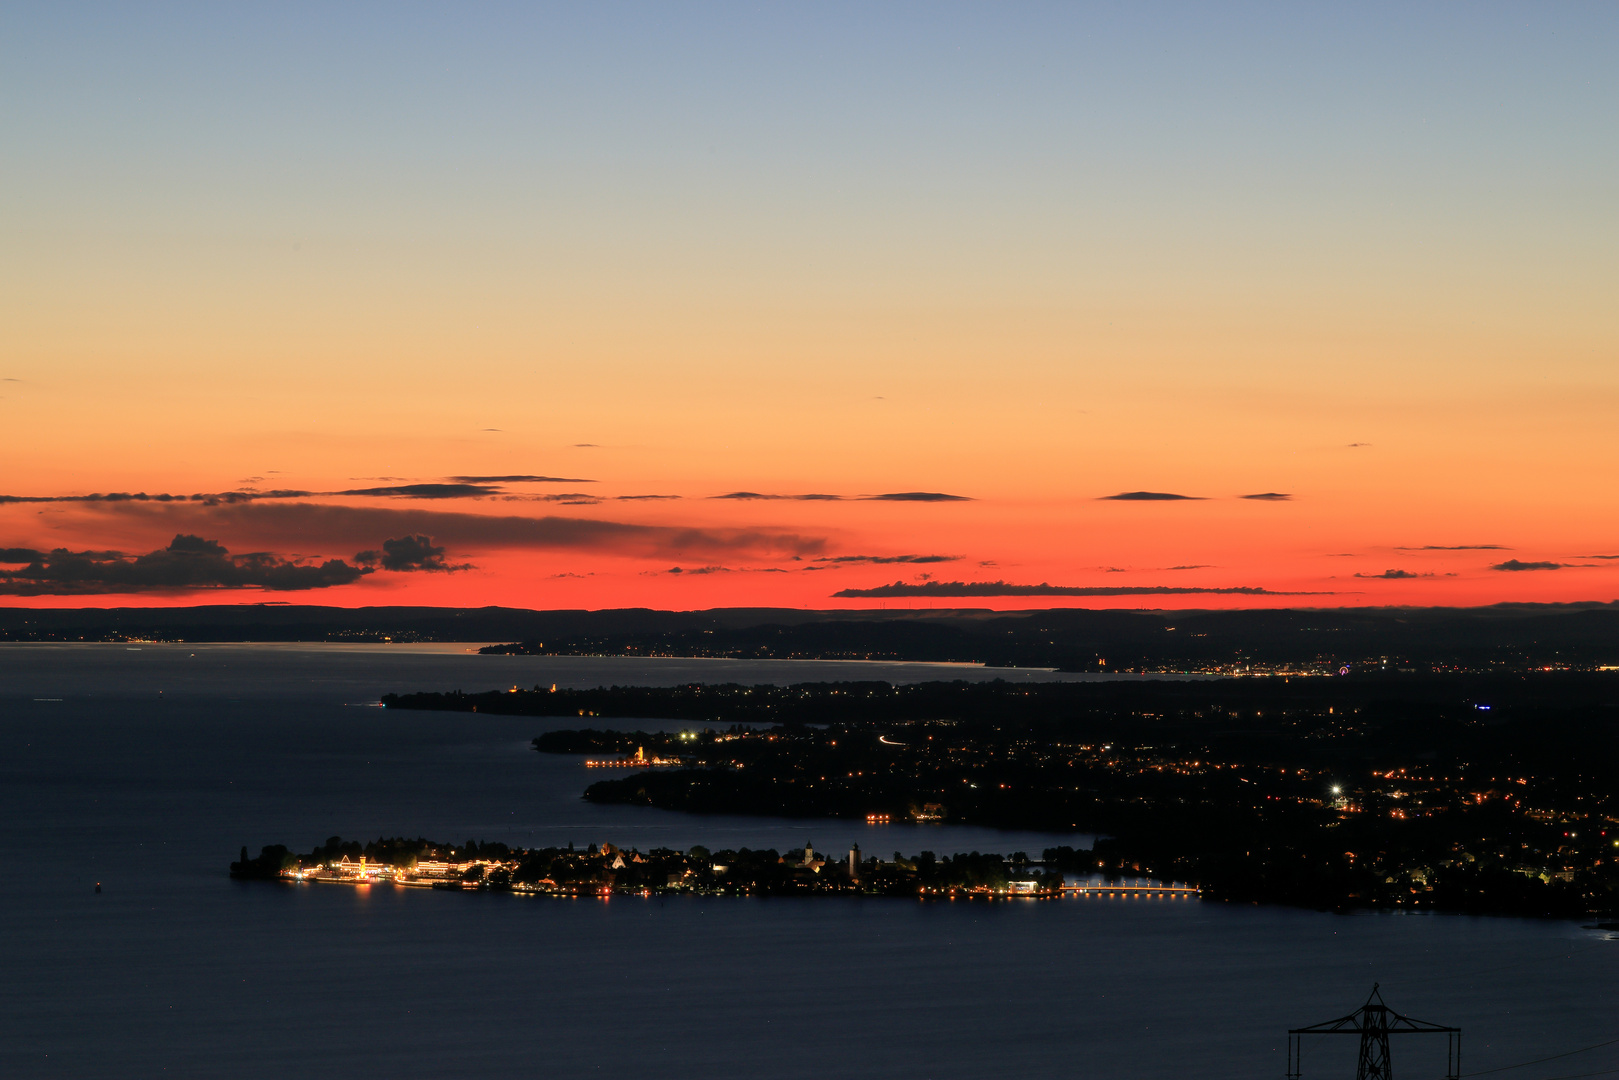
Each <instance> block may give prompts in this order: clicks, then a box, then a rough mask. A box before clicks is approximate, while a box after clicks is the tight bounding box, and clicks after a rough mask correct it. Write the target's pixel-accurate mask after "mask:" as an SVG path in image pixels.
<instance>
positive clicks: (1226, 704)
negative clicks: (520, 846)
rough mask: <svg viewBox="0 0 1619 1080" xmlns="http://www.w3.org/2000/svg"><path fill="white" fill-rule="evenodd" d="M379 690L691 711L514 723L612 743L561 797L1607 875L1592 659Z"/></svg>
mask: <svg viewBox="0 0 1619 1080" xmlns="http://www.w3.org/2000/svg"><path fill="white" fill-rule="evenodd" d="M384 701H385V703H386V704H387V705H388V706H389V707H391V708H437V709H454V710H459V711H463V712H489V713H503V714H506V713H510V714H525V715H535V716H568V717H575V718H578V717H587V718H610V717H664V718H670V719H673V720H676V721H687V722H689V726H688V727H687V728H686V730H683V731H675V732H645V731H615V730H611V725H599V726H597V725H589V726H585V725H580V726H570V728H569V729H566V730H559V731H550V732H546V733H544V734H542V735H540V736H539V737H537V738H536V739H535V748H536V749H537V750H540V751H542V752H549V753H565V754H580V755H582V762H581V764H583V763H584V762H586V761H601V760H602V759H603V756H604V755H608V756H616V759H615V760H612V761H611V763H612V764H614V765H617V766H618V767H619V768H618V770H617V771H615V772H614V773H613V774H612V775H611V776H610V778H606V779H601V780H598V781H597V782H595V783H589V784H586V783H585V782H584V779H583V778H582V781H581V786H582V787H583V789H584V790H583V797H584V798H586V799H589V800H592V801H597V802H603V803H622V804H632V805H644V806H654V807H661V808H665V809H671V810H683V811H689V812H695V813H731V814H735V813H754V814H768V815H776V816H787V817H800V818H814V817H838V818H844V819H853V820H857V821H859V820H865V821H870V822H873V823H876V822H882V821H902V820H908V821H913V822H945V823H954V824H966V825H983V826H992V827H1000V828H1018V829H1027V830H1039V831H1046V832H1052V833H1089V834H1092V835H1098V836H1101V837H1102V839H1100V840H1098V841H1097V842H1096V844H1095V846H1094V849H1093V850H1090V849H1085V848H1084V847H1079V848H1077V849H1075V848H1072V847H1062V846H1057V847H1054V848H1053V849H1051V850H1048V851H1045V852H1043V853H1042V861H1044V862H1047V863H1049V864H1050V865H1052V866H1055V867H1058V868H1070V867H1072V868H1076V869H1077V868H1081V867H1083V868H1084V869H1086V870H1087V871H1089V872H1104V873H1112V874H1126V875H1128V874H1143V875H1148V876H1152V877H1156V878H1161V879H1177V880H1186V881H1193V882H1197V883H1199V884H1200V885H1201V887H1202V888H1203V891H1204V894H1205V895H1206V896H1209V897H1214V898H1219V899H1224V900H1235V901H1265V902H1276V903H1286V904H1295V905H1302V906H1309V907H1315V908H1347V907H1383V908H1406V909H1426V910H1435V909H1437V910H1453V911H1471V912H1495V913H1507V914H1521V915H1556V916H1578V915H1585V914H1589V913H1593V912H1595V913H1607V912H1609V911H1611V910H1612V909H1613V907H1614V906H1615V903H1616V901H1619V859H1616V856H1619V791H1616V782H1615V780H1614V777H1615V776H1619V769H1616V766H1619V725H1616V724H1615V720H1616V719H1619V675H1616V674H1615V673H1613V672H1579V671H1541V672H1503V673H1498V674H1471V673H1447V672H1402V671H1400V670H1398V669H1397V668H1393V667H1391V668H1388V669H1382V668H1374V669H1373V670H1370V671H1363V672H1351V673H1350V674H1347V675H1342V676H1332V677H1314V678H1306V677H1291V678H1288V677H1255V678H1243V679H1212V680H1211V679H1199V680H1178V681H1169V680H1149V681H1138V682H1109V683H1044V684H1011V683H997V682H989V683H976V684H969V683H964V682H947V683H928V684H918V685H911V686H891V685H889V684H887V683H823V684H804V685H799V686H792V687H764V686H758V687H742V686H683V687H673V688H650V687H628V688H626V687H614V688H599V689H596V690H578V691H566V690H556V691H554V692H553V691H552V690H550V689H547V688H543V687H542V688H536V689H533V690H521V689H519V690H516V691H512V690H506V691H500V692H491V693H486V694H418V695H403V696H393V695H390V696H389V697H387V698H385V699H384ZM637 755H638V756H639V761H638V760H637ZM654 762H656V763H660V764H657V765H654ZM642 763H644V764H645V767H644V768H640V767H637V766H638V765H640V764H642ZM586 775H588V774H586ZM598 775H599V774H598Z"/></svg>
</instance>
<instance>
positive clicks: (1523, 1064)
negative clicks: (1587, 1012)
mask: <svg viewBox="0 0 1619 1080" xmlns="http://www.w3.org/2000/svg"><path fill="white" fill-rule="evenodd" d="M1614 1043H1619V1039H1609V1040H1608V1041H1607V1042H1599V1043H1592V1044H1591V1045H1590V1046H1582V1047H1580V1048H1579V1049H1578V1050H1567V1051H1564V1052H1563V1053H1561V1054H1553V1055H1552V1056H1551V1057H1543V1058H1536V1059H1535V1060H1533V1061H1520V1062H1518V1064H1516V1065H1502V1066H1501V1067H1500V1068H1496V1069H1484V1070H1481V1071H1479V1072H1470V1073H1463V1074H1462V1075H1463V1076H1464V1077H1470V1076H1489V1075H1490V1074H1491V1073H1498V1072H1508V1071H1510V1070H1512V1069H1523V1068H1527V1067H1528V1066H1530V1065H1540V1064H1543V1063H1545V1062H1548V1061H1556V1060H1557V1059H1558V1058H1566V1057H1573V1056H1574V1055H1575V1054H1583V1053H1585V1052H1586V1051H1587V1050H1599V1049H1601V1048H1602V1047H1604V1046H1612V1045H1613V1044H1614ZM1608 1072H1619V1069H1609V1070H1608ZM1580 1075H1581V1076H1604V1075H1606V1073H1581V1074H1580ZM1549 1080H1566V1078H1564V1077H1560V1076H1557V1077H1550V1078H1549Z"/></svg>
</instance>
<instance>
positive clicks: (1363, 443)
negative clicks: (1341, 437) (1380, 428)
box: [1348, 442, 1372, 450]
mask: <svg viewBox="0 0 1619 1080" xmlns="http://www.w3.org/2000/svg"><path fill="white" fill-rule="evenodd" d="M1370 445H1372V444H1371V443H1369V442H1352V443H1349V444H1348V446H1349V448H1350V449H1351V450H1353V449H1355V448H1356V447H1359V446H1370Z"/></svg>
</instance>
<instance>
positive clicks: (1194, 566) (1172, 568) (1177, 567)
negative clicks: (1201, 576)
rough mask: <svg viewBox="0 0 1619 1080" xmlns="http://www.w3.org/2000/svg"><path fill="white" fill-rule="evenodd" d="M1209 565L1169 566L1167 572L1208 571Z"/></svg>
mask: <svg viewBox="0 0 1619 1080" xmlns="http://www.w3.org/2000/svg"><path fill="white" fill-rule="evenodd" d="M1209 565H1210V564H1209V563H1188V564H1187V565H1185V566H1167V567H1165V568H1164V569H1166V570H1207V569H1208V568H1209Z"/></svg>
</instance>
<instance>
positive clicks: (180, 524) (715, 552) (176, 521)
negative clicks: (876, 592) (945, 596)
mask: <svg viewBox="0 0 1619 1080" xmlns="http://www.w3.org/2000/svg"><path fill="white" fill-rule="evenodd" d="M101 509H102V510H103V511H104V512H106V513H115V514H119V515H121V516H128V517H136V518H140V519H143V520H145V521H147V522H149V523H150V524H152V525H154V526H160V527H163V528H172V529H176V530H178V531H190V532H197V531H203V530H208V531H212V532H215V533H219V532H227V533H229V534H232V535H245V536H251V537H254V544H255V545H258V544H263V545H265V546H273V547H276V548H279V549H281V550H294V551H297V550H308V549H309V548H311V547H315V546H317V545H318V546H320V547H325V548H327V549H328V550H330V549H332V548H337V549H338V550H345V549H346V550H349V551H354V550H357V549H359V548H367V547H370V546H372V545H373V544H375V543H376V538H377V537H378V536H379V535H380V536H399V535H402V534H410V535H427V536H432V537H434V538H435V539H436V540H437V541H438V542H439V543H443V544H447V545H449V547H450V548H451V549H452V550H455V551H474V552H476V551H482V550H487V549H491V548H494V549H524V550H586V551H593V552H598V553H604V554H614V555H634V556H641V557H647V556H652V557H662V558H669V557H676V558H714V557H722V558H741V557H751V558H765V557H778V556H782V555H819V554H821V553H822V552H823V551H824V550H825V549H826V540H825V538H824V537H820V536H811V535H803V534H800V533H792V532H774V531H764V530H759V529H715V528H697V527H682V526H673V525H639V524H630V523H627V522H618V521H598V520H591V519H588V518H571V517H556V516H545V517H519V516H516V515H496V514H473V513H467V512H464V511H457V510H431V509H427V508H424V507H409V508H406V507H392V506H389V507H382V506H342V505H333V504H329V503H300V502H269V503H266V502H243V503H230V504H219V505H216V506H205V505H197V504H165V505H123V506H104V507H101Z"/></svg>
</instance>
